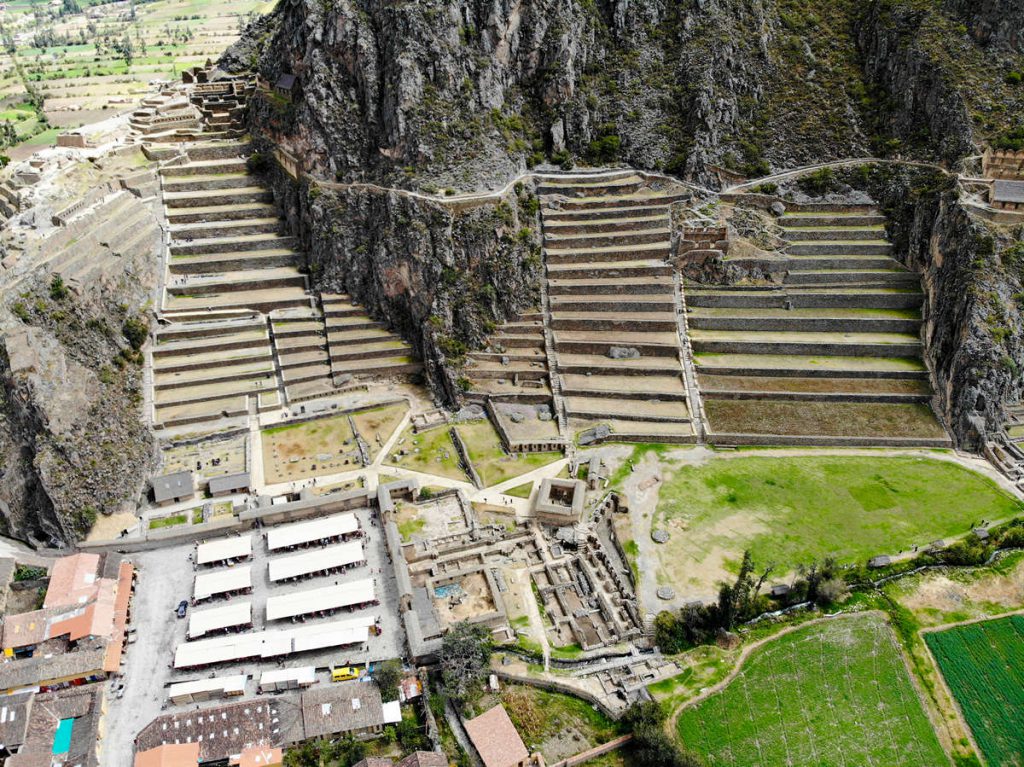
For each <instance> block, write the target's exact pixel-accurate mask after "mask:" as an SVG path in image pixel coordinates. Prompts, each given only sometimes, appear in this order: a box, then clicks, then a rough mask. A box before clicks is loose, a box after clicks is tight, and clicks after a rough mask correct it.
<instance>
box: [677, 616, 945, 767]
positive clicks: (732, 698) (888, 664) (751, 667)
mask: <svg viewBox="0 0 1024 767" xmlns="http://www.w3.org/2000/svg"><path fill="white" fill-rule="evenodd" d="M677 731H678V734H679V738H680V739H681V741H682V743H683V745H685V746H686V747H687V748H689V749H691V750H693V751H695V752H697V753H699V754H702V755H703V756H704V758H705V760H706V762H707V764H708V766H709V767H718V765H730V766H731V765H744V766H745V767H754V766H755V765H756V767H776V765H777V766H778V767H812V766H813V767H821V766H822V765H851V767H852V765H869V764H874V765H886V767H899V766H900V765H904V766H905V767H924V766H925V765H929V766H932V765H934V766H938V765H945V764H948V760H947V758H946V755H945V753H944V752H943V750H942V747H941V746H940V745H939V741H938V738H937V737H936V735H935V732H934V730H933V729H932V726H931V723H930V721H929V719H928V717H927V715H926V714H925V712H924V709H923V707H922V704H921V701H920V699H919V697H918V694H917V691H916V690H915V688H914V685H913V684H912V682H911V680H910V676H909V674H908V673H907V670H906V666H905V665H904V663H903V660H902V659H901V658H900V654H899V650H898V649H897V646H896V640H895V637H894V635H893V633H892V631H891V629H890V628H889V626H888V625H887V624H886V623H885V621H884V620H883V619H882V618H880V617H879V616H876V615H862V616H857V617H849V618H841V619H837V620H835V621H831V622H829V623H825V624H817V625H813V626H807V627H805V628H802V629H799V630H797V631H794V632H792V633H790V634H786V635H785V636H782V637H780V638H779V639H776V640H773V641H771V642H769V643H768V644H766V645H764V646H763V647H761V648H759V649H758V650H756V651H755V652H754V653H753V654H751V656H750V658H749V659H748V660H747V661H746V663H745V664H744V665H743V668H742V669H741V670H740V672H739V674H738V675H737V676H736V678H735V679H733V680H732V681H731V682H730V683H729V684H728V686H727V687H725V688H724V689H723V690H722V691H720V692H718V693H716V694H714V695H712V696H710V697H709V698H707V699H705V700H704V701H702V702H701V703H699V704H697V705H696V706H694V707H691V708H688V709H685V710H683V711H682V713H681V714H680V715H679V720H678V722H677Z"/></svg>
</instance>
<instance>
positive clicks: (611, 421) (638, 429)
mask: <svg viewBox="0 0 1024 767" xmlns="http://www.w3.org/2000/svg"><path fill="white" fill-rule="evenodd" d="M595 423H604V424H607V425H608V426H610V427H611V430H612V436H611V437H610V438H609V441H611V442H669V443H671V442H677V443H690V442H693V441H694V439H695V434H694V431H693V425H692V424H691V423H689V422H678V421H661V422H659V421H635V420H631V419H629V418H592V419H582V418H571V419H569V428H570V430H572V431H573V432H576V433H579V432H581V431H583V430H584V429H586V428H588V427H590V426H593V425H594V424H595Z"/></svg>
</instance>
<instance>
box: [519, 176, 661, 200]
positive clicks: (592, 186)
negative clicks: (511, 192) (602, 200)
mask: <svg viewBox="0 0 1024 767" xmlns="http://www.w3.org/2000/svg"><path fill="white" fill-rule="evenodd" d="M643 185H644V180H643V179H642V178H640V177H639V176H625V177H622V178H595V179H588V180H585V181H584V180H582V179H580V180H575V179H574V180H561V179H558V180H555V179H547V180H541V181H540V183H538V185H537V194H541V195H555V194H557V195H575V196H580V197H582V196H595V195H597V196H604V195H621V194H628V193H630V192H635V191H637V190H638V189H640V188H641V187H643Z"/></svg>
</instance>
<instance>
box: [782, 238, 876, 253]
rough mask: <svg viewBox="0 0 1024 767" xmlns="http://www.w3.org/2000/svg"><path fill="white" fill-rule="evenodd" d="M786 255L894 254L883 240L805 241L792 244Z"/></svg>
mask: <svg viewBox="0 0 1024 767" xmlns="http://www.w3.org/2000/svg"><path fill="white" fill-rule="evenodd" d="M786 253H787V254H788V255H791V256H846V255H849V256H888V255H889V254H890V253H892V245H890V244H889V243H888V242H885V241H883V240H879V241H877V242H872V241H870V240H852V241H848V242H840V241H835V240H831V241H826V240H821V241H814V240H810V241H807V240H804V241H801V242H791V243H790V245H789V247H788V248H787V249H786Z"/></svg>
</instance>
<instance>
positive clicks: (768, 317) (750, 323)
mask: <svg viewBox="0 0 1024 767" xmlns="http://www.w3.org/2000/svg"><path fill="white" fill-rule="evenodd" d="M688 323H689V327H690V328H691V329H693V330H748V329H756V330H762V331H769V330H782V331H804V332H829V331H837V330H845V331H854V332H881V333H916V332H917V330H918V329H919V328H920V326H921V315H920V312H919V311H917V310H914V309H836V308H818V309H780V308H774V309H721V308H709V307H693V308H691V309H690V311H689V315H688Z"/></svg>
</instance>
